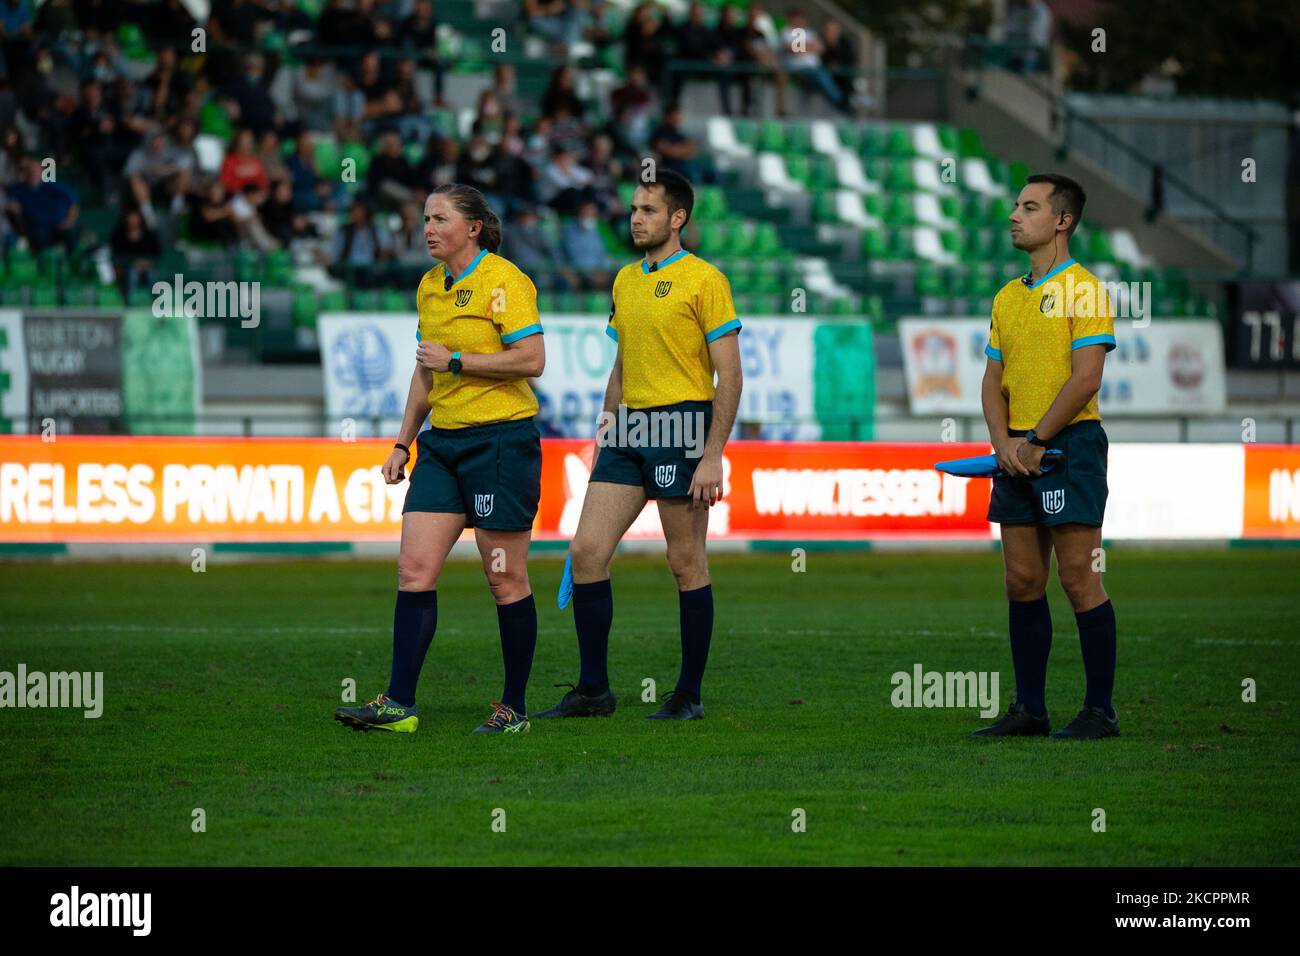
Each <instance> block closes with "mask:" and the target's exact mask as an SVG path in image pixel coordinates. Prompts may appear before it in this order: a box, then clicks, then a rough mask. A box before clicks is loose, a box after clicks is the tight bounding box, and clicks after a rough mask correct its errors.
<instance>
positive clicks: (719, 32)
mask: <svg viewBox="0 0 1300 956" xmlns="http://www.w3.org/2000/svg"><path fill="white" fill-rule="evenodd" d="M736 16H737V13H736V8H735V7H732V6H726V7H723V8H722V9H721V10H720V11H718V25H717V27H715V28H714V31H713V37H714V42H715V43H716V44H717V49H718V52H717V62H718V64H719V65H720V66H725V65H729V64H735V63H742V64H743V63H745V62H746V61H747V60H748V54H747V52H746V49H745V44H746V42H747V40H748V37H749V31H748V30H746V29H745V25H744V24H743V23H741V22H740V21H739V20H737V19H736ZM733 79H734V72H733V71H728V72H726V73H723V74H722V75H721V76H720V77H719V78H718V94H719V95H720V96H721V97H722V108H723V110H724V112H726V113H728V114H730V113H731V89H732V82H733ZM748 84H749V77H748V75H744V74H742V76H741V87H742V88H744V87H747V86H748ZM746 96H748V95H746ZM743 102H744V103H746V104H748V102H749V101H748V98H746V99H745V100H744V101H743ZM746 109H748V105H746Z"/></svg>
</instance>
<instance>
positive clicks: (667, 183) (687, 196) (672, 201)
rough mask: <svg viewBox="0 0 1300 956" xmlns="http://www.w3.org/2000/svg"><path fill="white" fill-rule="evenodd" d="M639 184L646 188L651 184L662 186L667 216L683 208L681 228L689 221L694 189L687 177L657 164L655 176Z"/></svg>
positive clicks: (693, 206) (693, 202) (693, 205)
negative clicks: (683, 217) (683, 215)
mask: <svg viewBox="0 0 1300 956" xmlns="http://www.w3.org/2000/svg"><path fill="white" fill-rule="evenodd" d="M641 185H643V186H645V187H646V188H647V189H648V188H650V187H651V186H662V187H663V190H664V201H665V202H666V203H667V204H668V216H669V218H671V217H672V214H673V213H675V212H676V211H677V210H679V209H685V210H686V218H685V219H684V220H683V221H682V228H683V229H685V228H686V223H688V222H690V221H691V210H692V209H694V208H695V189H694V188H693V187H692V186H691V181H690V180H689V179H687V178H686V177H685V176H683V175H682V174H681V173H678V172H674V171H673V170H671V169H664V168H663V167H662V166H659V167H657V168H656V169H655V178H654V179H653V180H651V181H650V182H643V183H642V184H641Z"/></svg>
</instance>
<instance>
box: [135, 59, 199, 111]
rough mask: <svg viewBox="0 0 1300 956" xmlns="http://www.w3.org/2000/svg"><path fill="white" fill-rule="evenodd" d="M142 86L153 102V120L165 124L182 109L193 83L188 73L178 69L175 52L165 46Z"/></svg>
mask: <svg viewBox="0 0 1300 956" xmlns="http://www.w3.org/2000/svg"><path fill="white" fill-rule="evenodd" d="M144 85H145V87H146V88H147V89H148V90H149V94H150V97H151V99H152V102H153V115H154V118H155V119H156V120H158V122H160V123H165V122H167V121H168V120H169V119H170V118H171V117H173V116H175V115H177V114H178V113H180V112H181V110H182V109H184V107H185V98H186V97H187V96H188V95H189V92H190V88H191V87H192V86H193V85H194V82H193V80H192V79H191V78H190V75H189V74H188V73H186V72H185V71H184V70H182V69H180V68H178V66H177V64H176V51H175V50H174V49H173V48H172V47H169V46H165V47H163V48H161V49H160V50H159V51H158V56H157V58H156V60H155V62H154V68H153V72H152V73H150V74H149V78H148V79H147V80H145V81H144Z"/></svg>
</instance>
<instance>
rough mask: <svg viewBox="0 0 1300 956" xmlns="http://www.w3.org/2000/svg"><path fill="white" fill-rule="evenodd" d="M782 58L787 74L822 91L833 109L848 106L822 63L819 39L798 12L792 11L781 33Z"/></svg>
mask: <svg viewBox="0 0 1300 956" xmlns="http://www.w3.org/2000/svg"><path fill="white" fill-rule="evenodd" d="M781 61H782V64H783V65H784V67H785V71H786V73H787V74H789V75H790V76H793V77H796V78H797V79H799V80H801V81H802V82H803V83H804V85H805V86H807V87H808V88H810V89H813V90H816V91H817V92H818V93H821V94H822V95H823V96H824V97H826V99H827V100H828V101H829V102H830V104H831V105H832V106H834V107H835V108H836V109H840V110H842V109H844V108H845V107H846V106H847V105H848V98H847V97H846V96H845V95H844V91H843V90H841V89H840V88H839V86H838V84H836V82H835V78H834V77H833V76H831V74H830V71H829V70H827V69H826V67H825V66H823V65H822V41H821V38H820V37H819V36H818V35H817V32H816V31H815V30H813V28H812V27H810V26H808V17H807V16H806V15H805V14H804V13H802V12H801V11H798V10H795V11H793V12H791V14H790V18H789V19H788V20H787V21H786V24H785V29H784V30H783V31H782V32H781Z"/></svg>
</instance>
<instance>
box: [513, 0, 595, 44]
mask: <svg viewBox="0 0 1300 956" xmlns="http://www.w3.org/2000/svg"><path fill="white" fill-rule="evenodd" d="M524 16H525V17H526V18H527V22H528V27H529V29H530V30H532V31H533V32H534V33H536V34H538V35H539V36H543V37H545V38H546V39H548V40H550V41H551V42H552V43H554V44H555V45H556V46H558V47H560V48H561V50H560V53H561V55H567V53H568V49H569V47H571V46H573V45H574V44H575V43H577V42H578V41H579V40H581V39H582V34H583V32H584V31H585V30H586V29H587V26H588V25H589V24H590V23H591V14H590V13H589V12H588V9H587V0H524Z"/></svg>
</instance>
